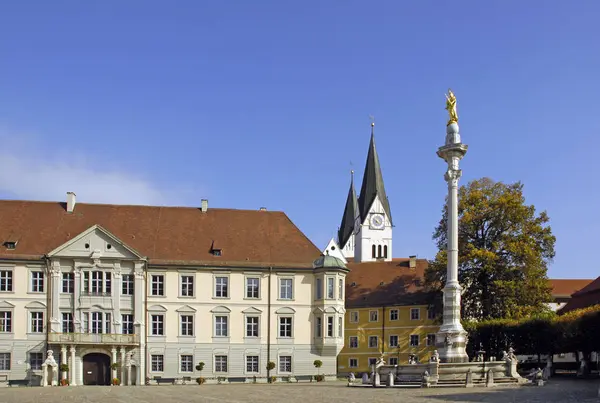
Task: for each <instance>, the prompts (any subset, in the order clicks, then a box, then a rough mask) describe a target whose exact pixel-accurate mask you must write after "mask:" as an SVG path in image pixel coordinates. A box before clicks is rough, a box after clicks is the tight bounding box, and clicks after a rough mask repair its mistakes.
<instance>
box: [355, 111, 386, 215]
mask: <svg viewBox="0 0 600 403" xmlns="http://www.w3.org/2000/svg"><path fill="white" fill-rule="evenodd" d="M375 197H379V201H380V202H381V205H382V206H383V209H384V211H385V213H386V214H387V216H388V219H389V220H390V223H391V222H392V213H391V210H390V203H389V201H388V198H387V195H386V194H385V186H384V185H383V175H382V174H381V166H380V165H379V156H378V155H377V150H376V149H375V122H371V142H370V144H369V152H368V154H367V163H366V165H365V173H364V175H363V182H362V186H361V188H360V197H359V199H358V208H359V210H360V218H361V221H363V222H364V220H365V219H366V215H367V213H368V212H369V209H370V208H371V205H372V204H373V201H375Z"/></svg>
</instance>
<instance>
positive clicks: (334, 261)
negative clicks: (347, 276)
mask: <svg viewBox="0 0 600 403" xmlns="http://www.w3.org/2000/svg"><path fill="white" fill-rule="evenodd" d="M326 267H336V268H340V269H346V268H347V267H346V265H345V264H344V262H343V261H342V260H341V259H338V258H337V257H334V256H330V255H322V256H321V257H319V258H318V259H317V260H315V261H314V262H313V268H314V269H322V268H326Z"/></svg>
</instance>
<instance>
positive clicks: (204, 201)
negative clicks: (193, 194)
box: [200, 199, 208, 213]
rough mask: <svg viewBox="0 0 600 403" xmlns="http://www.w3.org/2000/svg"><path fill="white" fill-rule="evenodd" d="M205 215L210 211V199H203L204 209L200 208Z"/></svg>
mask: <svg viewBox="0 0 600 403" xmlns="http://www.w3.org/2000/svg"><path fill="white" fill-rule="evenodd" d="M200 210H202V212H203V213H206V211H207V210H208V199H202V207H201V208H200Z"/></svg>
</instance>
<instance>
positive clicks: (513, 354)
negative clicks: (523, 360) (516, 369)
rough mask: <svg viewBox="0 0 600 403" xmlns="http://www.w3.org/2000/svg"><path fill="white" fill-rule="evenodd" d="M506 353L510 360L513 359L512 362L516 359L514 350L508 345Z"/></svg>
mask: <svg viewBox="0 0 600 403" xmlns="http://www.w3.org/2000/svg"><path fill="white" fill-rule="evenodd" d="M507 355H508V358H509V359H510V360H511V361H513V362H514V361H517V356H516V355H515V350H514V349H513V348H512V347H510V348H509V349H508V354H507Z"/></svg>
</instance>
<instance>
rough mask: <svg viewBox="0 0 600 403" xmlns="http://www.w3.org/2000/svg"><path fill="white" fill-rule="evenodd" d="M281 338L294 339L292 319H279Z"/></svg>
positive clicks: (287, 317) (286, 317)
mask: <svg viewBox="0 0 600 403" xmlns="http://www.w3.org/2000/svg"><path fill="white" fill-rule="evenodd" d="M279 337H292V318H291V317H289V316H285V317H282V318H279Z"/></svg>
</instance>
